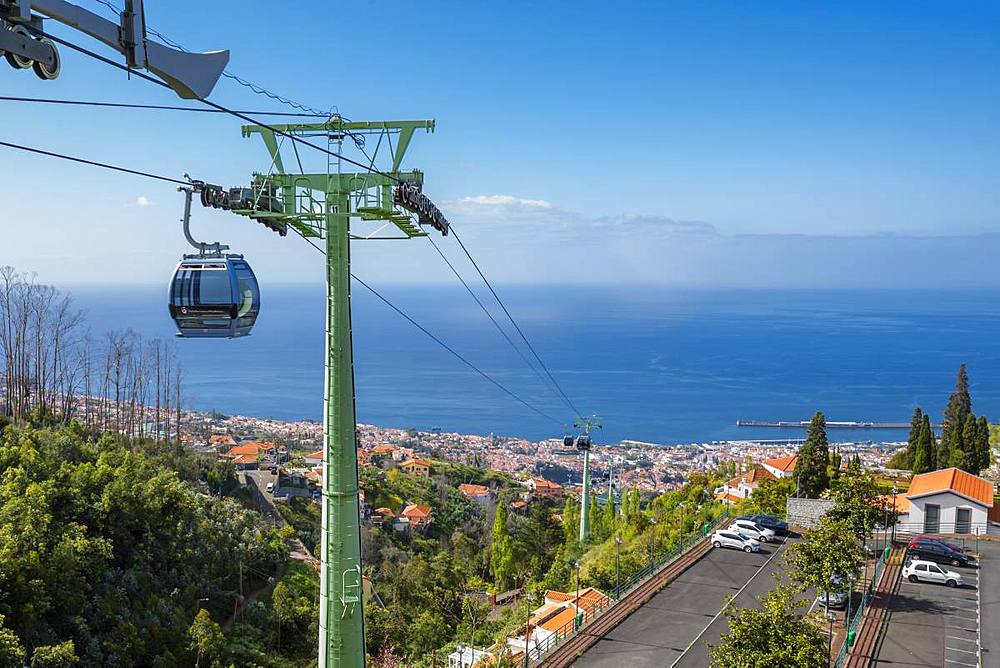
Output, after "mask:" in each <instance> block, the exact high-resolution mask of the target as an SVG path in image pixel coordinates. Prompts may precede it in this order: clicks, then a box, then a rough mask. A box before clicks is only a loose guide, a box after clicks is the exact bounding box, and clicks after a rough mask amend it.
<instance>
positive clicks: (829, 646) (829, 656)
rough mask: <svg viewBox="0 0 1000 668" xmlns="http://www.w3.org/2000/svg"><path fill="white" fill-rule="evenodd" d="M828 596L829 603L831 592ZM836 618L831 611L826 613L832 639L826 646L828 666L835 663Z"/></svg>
mask: <svg viewBox="0 0 1000 668" xmlns="http://www.w3.org/2000/svg"><path fill="white" fill-rule="evenodd" d="M826 596H827V600H828V601H829V599H830V594H829V592H827V595H826ZM836 618H837V615H835V614H833V613H832V612H830V611H829V610H828V611H827V613H826V620H827V621H828V622H829V623H830V629H829V633H830V638H829V640H828V644H827V646H826V662H827V664H829V663H831V662H832V661H833V620H834V619H836Z"/></svg>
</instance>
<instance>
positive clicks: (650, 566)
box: [649, 517, 656, 575]
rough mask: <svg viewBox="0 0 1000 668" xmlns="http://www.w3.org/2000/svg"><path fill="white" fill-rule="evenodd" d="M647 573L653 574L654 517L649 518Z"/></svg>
mask: <svg viewBox="0 0 1000 668" xmlns="http://www.w3.org/2000/svg"><path fill="white" fill-rule="evenodd" d="M649 524H650V528H649V574H650V575H652V574H653V532H654V531H655V530H656V518H655V517H650V518H649Z"/></svg>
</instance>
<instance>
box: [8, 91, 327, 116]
mask: <svg viewBox="0 0 1000 668" xmlns="http://www.w3.org/2000/svg"><path fill="white" fill-rule="evenodd" d="M0 100H2V101H5V102H33V103H37V104H62V105H71V106H78V107H110V108H113V109H157V110H162V111H193V112H196V113H201V114H224V113H227V112H225V111H222V110H220V109H202V108H200V107H181V106H175V105H169V104H129V103H125V102H101V101H98V100H63V99H53V98H44V97H14V96H10V95H0ZM239 111H240V113H241V114H261V115H265V116H294V117H297V118H301V117H303V116H308V117H316V116H317V114H312V113H308V114H307V113H301V114H297V113H293V112H289V111H246V110H239ZM322 117H323V118H329V116H328V115H327V114H323V115H322Z"/></svg>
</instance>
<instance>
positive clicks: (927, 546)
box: [908, 540, 974, 566]
mask: <svg viewBox="0 0 1000 668" xmlns="http://www.w3.org/2000/svg"><path fill="white" fill-rule="evenodd" d="M908 553H909V555H910V556H911V557H913V558H915V559H925V560H927V561H933V562H936V563H939V564H951V565H952V566H969V565H971V564H973V563H974V562H973V561H972V559H971V558H970V557H969V556H968V555H967V554H963V553H961V552H956V551H955V550H954V549H952V548H950V547H948V546H947V545H943V544H941V543H939V542H938V541H929V540H920V541H913V542H911V543H910V546H909V549H908Z"/></svg>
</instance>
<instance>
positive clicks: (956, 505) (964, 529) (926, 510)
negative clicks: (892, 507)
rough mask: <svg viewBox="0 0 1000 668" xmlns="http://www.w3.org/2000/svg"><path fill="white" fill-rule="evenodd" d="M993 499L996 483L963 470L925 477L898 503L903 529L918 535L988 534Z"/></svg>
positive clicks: (912, 484)
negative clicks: (994, 484)
mask: <svg viewBox="0 0 1000 668" xmlns="http://www.w3.org/2000/svg"><path fill="white" fill-rule="evenodd" d="M993 495H994V490H993V483H992V482H990V481H989V480H986V479H984V478H980V477H979V476H974V475H972V474H971V473H967V472H965V471H962V470H961V469H956V468H950V469H942V470H940V471H931V472H930V473H921V474H919V475H915V476H913V480H911V481H910V488H909V489H908V490H907V491H906V494H905V495H903V496H901V497H899V498H897V500H896V505H897V510H898V512H899V526H900V528H901V529H902V530H903V531H912V532H914V533H928V534H935V533H944V534H968V533H972V534H984V533H986V527H987V526H988V524H987V523H988V514H989V512H990V509H991V508H993Z"/></svg>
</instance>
